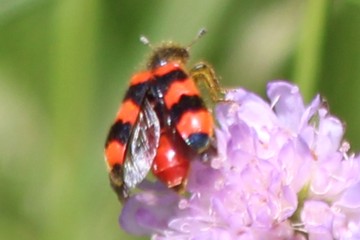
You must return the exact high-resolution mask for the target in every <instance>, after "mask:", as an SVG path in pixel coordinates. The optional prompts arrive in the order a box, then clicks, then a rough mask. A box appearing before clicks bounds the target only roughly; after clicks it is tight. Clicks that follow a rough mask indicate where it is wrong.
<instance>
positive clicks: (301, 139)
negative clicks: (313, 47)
mask: <svg viewBox="0 0 360 240" xmlns="http://www.w3.org/2000/svg"><path fill="white" fill-rule="evenodd" d="M267 95H268V97H269V99H270V101H269V102H267V101H265V100H263V99H262V98H260V97H259V96H257V95H256V94H254V93H251V92H248V91H246V90H244V89H235V90H230V91H229V92H228V93H227V95H226V101H225V102H222V103H219V104H218V106H217V108H216V118H217V121H218V125H219V127H218V128H217V129H216V139H217V149H218V156H216V157H213V158H212V159H211V160H210V162H207V163H203V162H201V161H193V162H192V163H191V172H190V175H189V180H188V181H189V182H188V185H187V191H188V192H189V196H187V197H185V196H182V195H179V194H176V193H175V192H174V191H172V190H169V189H167V188H166V187H164V186H163V185H162V184H160V183H155V184H151V183H144V184H143V185H144V186H142V191H141V192H140V193H137V194H135V195H134V196H132V197H131V198H130V199H129V201H127V202H126V204H125V206H124V208H123V210H122V213H121V216H120V223H121V226H122V227H123V228H124V229H125V230H126V231H128V232H129V233H132V234H136V235H151V236H152V239H204V240H205V239H206V240H207V239H223V240H226V239H250V240H252V239H253V240H260V239H293V240H295V239H298V240H300V239H311V240H317V239H319V240H320V239H321V240H324V239H360V174H359V173H360V158H359V157H358V156H355V155H354V154H349V153H348V150H349V148H350V146H349V143H347V142H345V141H344V140H343V134H344V126H343V124H342V123H341V121H339V119H337V118H336V117H334V116H332V115H330V114H329V111H328V109H327V106H326V103H325V102H324V101H323V100H322V99H321V98H320V97H319V96H316V97H315V98H314V100H313V101H312V102H311V103H310V104H309V105H307V106H306V105H304V103H303V99H302V97H301V95H300V93H299V89H298V87H297V86H294V85H292V84H290V83H287V82H272V83H269V84H268V88H267Z"/></svg>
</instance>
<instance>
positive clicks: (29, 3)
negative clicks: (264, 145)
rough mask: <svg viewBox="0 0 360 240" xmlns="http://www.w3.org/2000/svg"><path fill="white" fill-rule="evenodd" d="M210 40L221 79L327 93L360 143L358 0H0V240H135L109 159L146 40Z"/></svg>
mask: <svg viewBox="0 0 360 240" xmlns="http://www.w3.org/2000/svg"><path fill="white" fill-rule="evenodd" d="M201 27H206V28H207V29H208V34H207V36H206V37H204V38H203V39H201V40H200V41H199V42H198V43H197V44H196V45H195V46H194V47H193V49H192V62H193V63H194V62H196V61H199V60H206V61H208V62H209V63H211V64H212V65H213V66H214V68H215V69H216V71H217V73H218V75H219V76H221V83H222V85H224V86H244V87H246V88H248V89H250V90H252V91H255V92H257V93H259V94H262V95H263V94H264V92H265V85H266V82H267V81H269V80H273V79H288V80H291V81H295V82H297V83H298V84H300V86H301V90H302V91H303V93H304V94H305V96H306V98H307V100H309V99H311V97H313V96H314V94H315V93H316V92H321V94H323V95H324V96H325V97H326V98H327V99H328V102H329V105H330V107H331V111H332V112H333V113H334V114H336V115H338V116H339V117H340V118H341V119H343V120H344V121H345V122H346V125H347V135H346V137H347V139H349V140H350V141H351V143H352V146H353V150H354V151H359V150H360V136H359V135H360V124H359V122H360V111H359V110H360V104H359V103H360V3H359V0H337V1H326V0H308V1H305V0H304V1H302V0H297V1H289V0H288V1H285V0H284V1H279V0H277V1H273V0H263V1H259V0H248V1H242V0H198V1H193V0H167V1H166V0H152V1H145V0H144V1H139V0H133V1H130V0H129V1H122V0H118V1H115V0H108V1H100V0H58V1H55V0H0V116H1V117H0V134H1V135H0V151H1V155H0V156H1V157H0V194H1V195H0V239H62V240H63V239H77V240H80V239H87V240H88V239H131V237H130V236H129V235H127V234H125V233H123V232H122V231H121V229H120V228H119V227H118V223H117V218H118V214H119V211H120V205H119V203H118V202H117V199H116V197H115V195H114V194H113V193H112V191H111V189H110V187H109V184H108V179H107V174H106V170H105V164H104V160H103V145H104V139H105V137H106V134H107V131H108V128H109V126H110V124H111V123H112V120H113V118H114V116H115V113H116V111H117V107H118V105H119V103H120V101H121V99H122V96H123V93H124V91H125V89H126V85H127V81H128V79H129V77H130V75H131V74H132V73H133V72H134V71H136V70H137V69H140V68H141V66H143V64H144V61H145V60H144V59H145V58H144V57H145V56H146V55H147V54H149V52H150V49H149V48H148V47H146V46H143V45H142V44H140V43H139V40H138V39H139V35H140V34H144V35H146V36H148V37H149V39H150V40H151V41H152V42H153V43H158V42H161V41H162V40H170V39H172V40H175V41H177V42H180V43H183V44H188V43H189V42H190V41H191V40H192V39H193V38H194V37H195V35H196V33H197V32H198V31H199V29H200V28H201Z"/></svg>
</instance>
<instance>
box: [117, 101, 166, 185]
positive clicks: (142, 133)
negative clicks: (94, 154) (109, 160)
mask: <svg viewBox="0 0 360 240" xmlns="http://www.w3.org/2000/svg"><path fill="white" fill-rule="evenodd" d="M159 138H160V124H159V119H158V117H157V115H156V112H155V111H154V109H153V107H152V106H151V104H150V103H149V101H148V100H147V99H145V100H144V103H143V105H142V107H141V112H140V114H139V118H138V120H137V121H136V123H135V125H134V128H133V131H132V133H131V136H130V139H129V141H128V147H127V150H126V157H125V161H124V165H123V176H124V184H125V186H126V188H128V189H130V188H134V187H136V185H137V184H139V183H140V182H142V181H143V180H144V179H145V177H146V175H147V174H148V173H149V171H150V168H151V165H152V162H153V160H154V158H155V155H156V152H157V148H158V145H159Z"/></svg>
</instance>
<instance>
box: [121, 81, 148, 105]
mask: <svg viewBox="0 0 360 240" xmlns="http://www.w3.org/2000/svg"><path fill="white" fill-rule="evenodd" d="M149 87H150V84H149V82H143V83H139V84H135V85H132V86H130V87H129V89H128V90H127V91H126V94H125V98H124V101H126V100H129V99H131V100H132V101H133V102H134V103H135V104H137V105H138V106H140V105H141V104H142V103H143V100H144V97H145V95H146V93H147V92H148V91H149Z"/></svg>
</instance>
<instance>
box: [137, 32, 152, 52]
mask: <svg viewBox="0 0 360 240" xmlns="http://www.w3.org/2000/svg"><path fill="white" fill-rule="evenodd" d="M140 42H141V43H142V44H144V45H146V46H149V47H150V48H151V49H154V47H153V46H152V44H151V43H150V40H149V39H148V38H147V37H146V36H144V35H141V36H140Z"/></svg>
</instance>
